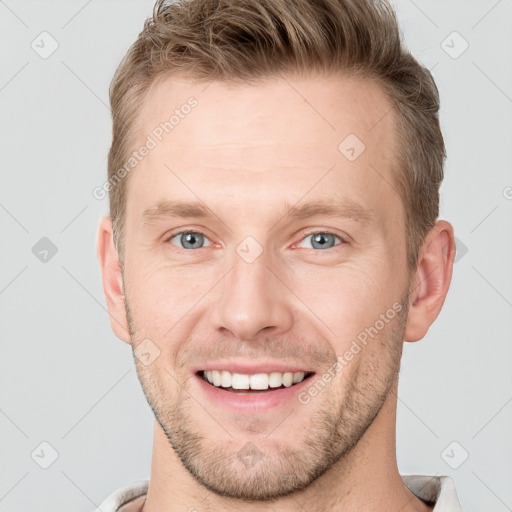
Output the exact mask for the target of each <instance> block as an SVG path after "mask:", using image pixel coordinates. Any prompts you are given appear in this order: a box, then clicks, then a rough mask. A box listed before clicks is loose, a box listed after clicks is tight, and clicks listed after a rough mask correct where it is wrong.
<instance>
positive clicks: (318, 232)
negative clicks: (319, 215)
mask: <svg viewBox="0 0 512 512" xmlns="http://www.w3.org/2000/svg"><path fill="white" fill-rule="evenodd" d="M183 234H191V235H203V236H204V237H205V238H206V239H207V240H209V241H210V242H211V240H210V239H209V238H208V237H207V236H206V235H205V234H204V233H201V232H200V231H194V230H184V231H178V232H176V233H173V234H171V235H169V236H168V237H167V238H166V240H165V241H166V242H169V243H170V241H171V240H172V239H173V238H174V237H176V236H178V235H183ZM312 235H332V236H334V237H335V238H337V239H338V240H340V243H338V244H336V245H334V246H333V247H329V249H334V248H335V247H339V246H340V245H344V244H346V243H347V242H346V241H345V239H344V238H343V237H342V236H340V235H337V234H336V233H333V232H331V231H321V230H320V231H319V230H315V231H310V232H308V233H305V234H304V236H303V237H302V238H301V239H300V241H299V242H298V243H300V242H302V241H303V240H305V239H306V238H308V237H310V236H312ZM172 245H174V244H172ZM294 245H297V244H294ZM175 247H177V248H178V249H181V250H183V251H194V250H196V251H197V250H198V249H185V248H184V247H179V246H175ZM207 247H209V246H207ZM205 248H206V247H200V248H199V249H205ZM308 249H310V248H308ZM310 250H313V251H315V252H322V251H326V250H327V249H315V248H311V249H310Z"/></svg>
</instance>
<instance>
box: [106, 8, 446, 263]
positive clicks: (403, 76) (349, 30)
mask: <svg viewBox="0 0 512 512" xmlns="http://www.w3.org/2000/svg"><path fill="white" fill-rule="evenodd" d="M170 72H182V73H183V74H187V75H190V76H192V77H194V79H197V80H199V81H201V80H204V81H208V82H209V81H211V80H221V81H245V82H253V81H255V80H256V81H257V80H260V79H264V78H265V77H271V76H275V75H278V74H281V73H291V74H297V73H299V74H300V73H303V74H307V73H314V72H318V73H333V74H335V73H338V72H343V73H345V74H346V73H354V74H356V75H358V76H362V77H367V78H370V79H374V80H377V81H378V83H380V84H381V86H382V87H383V89H384V90H385V92H386V93H387V94H388V96H389V98H390V99H391V101H392V104H393V107H394V113H395V117H396V120H397V126H398V134H397V135H398V138H399V140H400V144H399V150H398V154H397V155H396V158H397V164H398V169H397V171H396V173H395V184H394V185H393V186H395V187H396V189H397V190H398V192H399V194H400V196H401V198H402V201H403V205H404V209H405V219H406V221H405V237H406V245H407V265H408V270H409V271H414V270H415V268H416V265H417V257H418V249H419V247H420V245H421V244H422V243H423V241H424V239H425V235H426V234H427V232H428V231H429V229H430V228H431V227H432V226H434V225H435V222H436V220H437V216H438V213H439V187H440V185H441V182H442V180H443V165H444V160H445V158H446V154H445V146H444V141H443V137H442V134H441V130H440V126H439V118H438V111H439V93H438V90H437V87H436V84H435V82H434V79H433V77H432V75H431V73H430V72H429V71H428V70H427V69H426V68H425V67H423V66H422V65H420V64H419V63H418V62H417V61H416V60H415V58H414V57H413V56H412V55H411V54H410V52H409V51H407V50H406V49H405V48H404V47H403V45H402V44H401V40H400V32H399V27H398V23H397V20H396V17H395V14H394V12H393V9H392V8H391V7H390V6H389V5H388V4H387V3H385V2H384V1H377V0H376V1H372V0H178V1H176V2H172V3H168V2H166V1H165V0H158V1H157V2H156V4H155V7H154V11H153V17H152V18H149V19H147V20H146V22H145V24H144V28H143V30H142V32H141V33H140V35H139V37H138V39H137V40H136V41H135V43H134V44H133V45H132V46H131V47H130V49H129V51H128V53H127V54H126V56H125V57H124V59H123V61H122V62H121V64H120V65H119V68H118V69H117V71H116V74H115V76H114V78H113V80H112V84H111V87H110V103H111V107H112V119H113V140H112V145H111V148H110V152H109V157H108V174H109V181H110V182H111V183H113V182H114V181H113V180H114V179H115V177H116V170H118V169H120V168H121V167H122V166H123V165H124V164H125V162H126V159H127V158H128V155H129V153H130V150H133V144H134V140H133V136H134V134H133V133H132V132H133V130H132V127H133V126H134V122H135V120H136V117H137V115H138V114H139V111H140V105H141V104H142V102H143V99H144V97H145V94H146V92H147V91H148V89H149V87H150V86H151V85H152V84H153V82H155V80H157V79H159V78H161V77H163V76H164V75H168V74H169V73H170ZM127 183H128V179H127V177H126V178H125V179H122V180H120V181H119V182H118V183H117V184H116V185H115V186H112V187H111V188H110V190H109V199H110V216H111V218H112V221H113V225H114V240H115V242H116V247H117V250H118V252H119V257H120V259H121V261H123V246H124V241H123V238H124V237H123V227H124V215H125V209H126V191H127Z"/></svg>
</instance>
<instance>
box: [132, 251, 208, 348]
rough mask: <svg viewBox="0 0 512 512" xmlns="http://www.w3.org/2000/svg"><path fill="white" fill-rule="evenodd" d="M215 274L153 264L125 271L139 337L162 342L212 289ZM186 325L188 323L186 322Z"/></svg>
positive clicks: (153, 262)
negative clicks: (212, 279)
mask: <svg viewBox="0 0 512 512" xmlns="http://www.w3.org/2000/svg"><path fill="white" fill-rule="evenodd" d="M214 275H217V274H216V273H215V272H212V273H207V272H199V271H198V270H197V269H193V268H192V266H189V267H183V268H176V267H175V266H174V267H171V266H169V265H168V264H166V263H158V262H155V261H154V260H153V261H151V263H149V261H142V262H141V264H140V266H138V267H137V268H135V266H134V265H133V266H132V267H131V268H127V269H126V273H125V285H126V295H127V298H128V301H129V304H130V309H131V313H132V318H133V321H134V324H135V326H136V332H137V334H138V337H140V336H142V335H144V336H145V337H148V338H150V339H151V338H154V339H155V340H160V339H164V338H166V337H168V335H169V332H170V330H171V329H172V330H174V329H176V330H179V327H180V323H182V322H181V321H182V319H184V318H185V317H186V316H187V315H188V314H189V312H190V311H192V310H193V308H194V306H195V305H196V304H197V303H198V301H199V300H200V299H201V298H202V297H204V296H205V295H206V294H207V292H208V290H209V289H210V288H211V287H212V284H211V283H210V281H211V278H213V276H214ZM183 323H186V322H183Z"/></svg>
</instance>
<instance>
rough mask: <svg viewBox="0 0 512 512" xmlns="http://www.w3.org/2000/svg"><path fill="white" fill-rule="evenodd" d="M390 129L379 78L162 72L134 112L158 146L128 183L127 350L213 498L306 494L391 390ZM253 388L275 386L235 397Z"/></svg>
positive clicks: (401, 289) (396, 222)
mask: <svg viewBox="0 0 512 512" xmlns="http://www.w3.org/2000/svg"><path fill="white" fill-rule="evenodd" d="M191 97H193V98H194V99H195V100H190V99H189V98H191ZM194 101H195V104H194V106H193V107H192V108H182V106H183V105H186V104H187V103H188V104H189V105H191V104H192V103H194ZM176 109H178V110H179V112H178V114H176V115H177V118H179V121H176V119H177V118H175V119H174V123H173V127H172V130H169V133H166V132H165V130H163V129H162V125H160V123H162V122H165V121H166V120H169V117H170V115H171V114H172V113H173V111H175V110H176ZM394 119H395V118H394V114H393V113H391V105H390V103H389V101H388V99H387V97H386V96H385V94H384V93H383V91H382V90H381V89H380V88H379V86H378V85H376V84H374V83H371V82H370V81H362V80H361V79H359V80H356V79H355V78H347V77H329V78H325V77H322V78H320V77H310V78H301V79H298V78H287V79H286V80H285V79H282V78H275V79H272V80H268V81H267V82H265V83H262V84H259V85H241V84H238V85H227V84H222V83H219V82H212V83H210V85H208V86H206V84H194V83H192V82H188V81H186V80H185V79H182V80H177V79H172V80H171V79H166V80H164V81H162V82H160V83H159V84H158V85H157V86H155V87H153V88H152V90H151V92H150V94H149V96H148V97H147V99H146V101H145V103H144V104H143V106H142V109H141V115H140V118H139V122H138V125H137V133H138V137H139V143H140V144H139V145H142V144H145V143H146V141H148V139H147V137H148V136H150V138H151V139H152V140H153V141H155V142H156V144H155V146H154V147H152V148H151V149H150V151H149V152H148V154H147V155H146V156H145V157H144V158H143V159H141V160H140V162H139V163H138V164H137V167H136V170H134V171H133V172H132V174H131V175H130V178H129V179H130V182H129V187H128V195H127V212H126V220H125V237H126V238H125V255H126V256H125V261H124V273H123V287H124V293H125V298H126V308H127V314H128V319H129V325H130V335H131V342H132V346H133V348H134V351H135V354H136V355H137V357H135V362H136V365H137V371H138V375H139V378H140V381H141V383H142V386H143V388H144V392H145V394H146V397H147V399H148V401H149V404H150V405H151V407H152V409H153V411H154V413H155V416H156V418H157V420H158V422H159V424H160V426H161V428H162V430H163V431H164V432H165V435H166V437H167V439H168V441H169V443H170V444H171V445H172V448H173V450H174V451H175V453H176V454H177V456H178V457H179V458H180V460H181V462H182V463H183V465H184V466H185V467H186V469H187V470H188V471H189V472H190V474H191V475H192V476H193V477H194V478H195V479H196V480H197V481H198V482H200V483H201V484H202V485H204V486H206V487H207V488H209V489H210V490H212V491H213V492H216V493H217V494H219V495H223V496H230V497H234V498H242V499H253V500H266V499H274V498H277V497H279V496H284V495H286V494H289V493H291V492H293V491H296V490H298V489H301V488H304V487H306V486H308V485H309V484H311V483H312V482H313V481H314V480H315V479H317V478H318V477H319V476H320V475H322V474H323V473H325V472H326V471H327V470H328V469H330V468H332V467H333V466H335V465H336V464H337V463H338V462H339V461H341V460H342V459H343V458H344V457H346V456H347V455H348V454H349V453H350V451H351V450H352V449H353V447H354V446H356V445H357V443H358V441H359V440H360V439H361V437H362V436H363V434H364V433H365V431H366V430H367V429H368V427H369V426H370V425H371V423H372V421H373V420H374V418H375V416H376V415H377V414H378V412H379V410H380V408H381V406H382V404H383V403H384V401H385V400H386V397H387V396H388V392H389V390H390V388H391V387H392V386H393V384H394V382H395V379H396V376H397V372H398V368H399V362H400V356H401V350H402V342H403V332H404V325H405V323H404V322H405V320H406V315H407V293H408V287H409V281H408V276H407V272H406V249H405V221H404V211H403V206H402V202H401V200H400V197H399V196H398V194H397V193H396V191H395V189H394V185H393V183H394V178H393V175H394V172H395V171H396V164H395V161H394V155H395V154H396V147H397V137H396V128H395V125H394V123H395V120H394ZM159 126H160V130H158V127H159ZM155 134H158V135H159V136H157V135H155ZM159 138H160V139H161V140H159ZM363 145H364V146H363ZM363 149H364V150H363ZM365 334H366V336H365ZM141 354H142V355H143V357H140V356H141ZM204 370H208V371H212V372H213V373H212V374H211V377H212V379H213V381H214V383H213V384H210V383H208V382H206V380H205V379H204V378H203V377H202V375H203V371H204ZM217 370H218V371H219V372H220V373H216V372H217ZM228 371H231V372H232V373H234V374H237V375H235V376H234V377H233V380H232V381H231V380H230V379H229V377H230V374H228ZM301 372H302V373H301ZM290 373H291V374H292V376H291V377H290V376H287V375H286V374H290ZM303 373H304V375H303ZM270 374H272V375H270ZM283 374H284V375H283ZM208 375H209V374H206V376H208ZM247 375H249V377H247ZM302 377H306V378H305V380H302V381H301V382H296V383H295V384H293V380H292V382H291V383H292V385H290V381H289V379H295V381H300V379H301V378H302ZM279 378H282V379H284V383H283V384H282V385H281V381H280V380H279ZM219 382H220V387H216V386H215V384H216V383H217V384H219ZM247 385H249V386H254V387H255V388H257V387H262V388H266V387H267V386H268V385H270V386H280V387H270V388H269V389H260V390H251V389H249V390H247V389H245V390H243V389H239V390H236V389H233V388H238V387H240V386H242V387H246V386H247ZM222 386H227V387H222Z"/></svg>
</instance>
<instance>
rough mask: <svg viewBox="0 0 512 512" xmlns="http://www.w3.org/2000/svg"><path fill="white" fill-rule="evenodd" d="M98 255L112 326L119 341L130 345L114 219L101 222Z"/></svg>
mask: <svg viewBox="0 0 512 512" xmlns="http://www.w3.org/2000/svg"><path fill="white" fill-rule="evenodd" d="M96 253H97V256H98V261H99V264H100V269H101V278H102V282H103V292H104V293H105V299H106V302H107V309H108V313H109V318H110V325H111V326H112V330H113V331H114V333H115V335H116V336H117V337H118V338H119V339H121V340H122V341H124V342H126V343H130V334H129V329H128V321H127V318H126V309H125V302H124V293H123V277H122V274H121V265H120V262H119V258H118V255H117V251H116V248H115V245H114V237H113V232H112V219H110V218H109V217H103V218H102V219H101V220H100V222H99V225H98V234H97V239H96Z"/></svg>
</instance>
